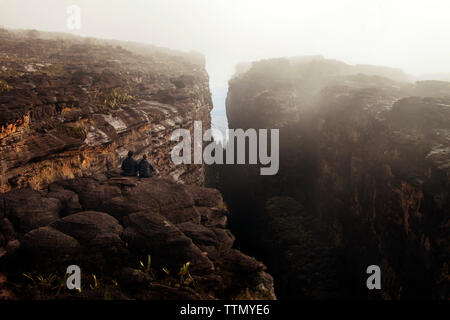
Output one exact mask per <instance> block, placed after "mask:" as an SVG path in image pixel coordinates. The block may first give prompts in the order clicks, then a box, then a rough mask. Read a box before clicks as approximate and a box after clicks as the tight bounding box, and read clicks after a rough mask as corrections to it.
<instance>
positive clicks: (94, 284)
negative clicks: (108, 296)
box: [89, 274, 99, 289]
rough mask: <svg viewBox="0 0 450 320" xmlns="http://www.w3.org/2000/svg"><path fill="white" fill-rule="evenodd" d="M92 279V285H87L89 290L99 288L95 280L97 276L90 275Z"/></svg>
mask: <svg viewBox="0 0 450 320" xmlns="http://www.w3.org/2000/svg"><path fill="white" fill-rule="evenodd" d="M92 278H93V279H94V283H93V284H91V285H89V287H90V288H91V289H96V288H98V287H99V282H98V280H97V276H96V275H95V274H93V275H92Z"/></svg>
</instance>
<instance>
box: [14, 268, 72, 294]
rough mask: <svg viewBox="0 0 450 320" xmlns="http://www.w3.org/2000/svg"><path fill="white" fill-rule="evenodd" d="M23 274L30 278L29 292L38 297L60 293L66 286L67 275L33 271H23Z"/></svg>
mask: <svg viewBox="0 0 450 320" xmlns="http://www.w3.org/2000/svg"><path fill="white" fill-rule="evenodd" d="M22 275H23V276H24V277H25V278H27V279H28V280H30V283H28V285H27V287H26V289H27V291H28V293H29V294H31V295H32V297H35V298H37V299H40V298H42V297H45V296H52V295H58V294H60V293H61V291H62V290H64V289H65V288H66V281H67V275H65V276H64V277H60V276H58V275H56V274H53V273H52V274H50V275H48V276H45V275H42V274H37V275H35V274H32V273H23V274H22Z"/></svg>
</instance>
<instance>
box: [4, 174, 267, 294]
mask: <svg viewBox="0 0 450 320" xmlns="http://www.w3.org/2000/svg"><path fill="white" fill-rule="evenodd" d="M50 190H51V191H50ZM87 190H91V191H92V190H96V192H95V193H91V192H87ZM22 191H23V193H22V195H23V197H30V198H31V199H32V200H33V201H26V200H25V199H26V198H23V199H22V201H21V206H20V207H19V208H20V212H26V213H29V214H28V216H30V217H32V219H33V221H37V222H36V223H30V222H29V221H28V220H20V219H16V216H17V212H19V209H17V210H16V211H14V210H11V209H10V208H11V206H12V203H11V202H10V201H9V200H8V199H10V198H11V197H13V198H14V196H15V195H16V192H17V191H12V192H9V193H5V194H3V195H1V196H0V203H3V204H5V203H6V206H5V205H4V206H2V208H1V210H0V212H1V216H2V219H3V220H2V221H3V222H2V233H1V234H2V235H3V236H4V239H3V240H2V241H1V243H0V248H1V250H2V252H4V254H2V256H1V257H0V270H1V271H0V273H2V274H5V275H7V277H8V279H9V281H8V288H9V289H10V290H12V292H14V293H15V296H16V297H18V298H21V297H22V298H23V297H24V296H23V295H26V294H27V287H26V284H27V280H28V279H27V278H25V277H23V275H22V274H23V273H26V274H33V273H36V274H40V275H43V276H44V277H45V276H46V275H49V274H51V273H54V274H59V275H63V274H64V273H65V271H66V268H67V267H68V266H69V265H72V264H75V265H78V266H80V267H81V268H82V272H83V274H84V275H91V274H92V275H96V278H97V279H98V281H99V282H100V283H113V282H114V283H116V284H117V285H115V286H114V287H112V288H109V290H110V292H109V293H108V294H113V293H114V292H115V293H116V295H117V294H119V293H120V297H119V298H120V299H122V298H132V299H135V298H137V299H200V298H201V299H216V298H228V299H231V298H236V297H241V298H245V297H246V298H260V299H273V298H274V297H275V296H274V293H273V280H272V278H271V276H269V275H268V274H267V273H265V269H266V268H265V266H264V265H263V264H261V263H260V262H258V261H256V260H255V259H253V258H251V257H248V256H246V255H245V254H243V253H241V252H240V251H238V250H236V249H233V243H234V237H233V236H232V234H231V233H230V232H229V231H228V230H227V229H225V228H224V226H223V225H222V223H221V222H222V220H223V218H224V219H225V220H226V216H227V214H228V211H227V209H226V207H225V205H224V203H223V200H222V197H221V195H220V193H218V192H217V190H212V189H208V188H203V187H198V186H193V185H180V184H177V183H174V182H173V181H171V180H170V179H162V178H151V179H139V178H117V177H112V178H107V177H106V176H103V177H99V176H98V177H97V178H93V177H89V178H88V177H84V178H78V179H73V180H66V181H60V182H54V183H53V184H51V185H50V186H49V188H48V190H44V191H40V192H38V191H33V190H27V189H24V190H22ZM68 194H70V195H76V196H77V197H78V199H79V202H78V206H79V207H80V211H79V212H72V213H68V212H67V211H65V210H64V207H63V206H62V205H60V200H59V199H65V198H67V197H66V196H67V195H68ZM71 199H72V200H74V197H73V196H72V197H71ZM94 199H95V201H94ZM111 202H114V203H120V204H122V206H121V207H119V208H115V207H114V206H112V205H110V203H111ZM36 203H44V204H47V208H48V209H49V210H44V209H45V207H42V208H41V210H35V209H36V207H35V206H36ZM53 203H57V204H59V205H58V206H56V205H54V204H53ZM126 204H129V206H127V205H126ZM136 204H138V205H137V206H136ZM212 205H214V206H212ZM13 207H14V206H13ZM73 207H75V206H73ZM5 208H6V209H5ZM50 209H51V210H50ZM121 209H123V211H122V212H121V213H119V212H120V210H121ZM94 210H95V211H94ZM48 212H51V215H50V216H51V219H49V218H48V216H49V213H48ZM173 212H177V213H178V214H179V215H180V217H182V219H178V218H177V217H176V215H175V214H173ZM30 219H31V218H30ZM10 220H12V221H14V223H9V222H8V221H10ZM22 224H24V225H25V226H26V227H25V228H24V227H22ZM9 229H11V230H9ZM11 246H15V248H14V250H11V248H10V247H11ZM149 256H150V258H149ZM148 259H151V262H150V264H149V265H148V264H147V262H148V261H147V260H148ZM140 262H142V263H143V264H142V265H141V264H140ZM187 262H189V263H190V265H189V268H188V271H189V277H190V278H192V282H189V283H187V284H186V283H182V282H181V283H180V279H179V274H178V273H179V270H180V268H181V267H182V266H183V265H184V264H186V263H187ZM147 267H148V268H147ZM163 268H164V269H165V270H166V271H167V272H170V275H169V274H167V273H165V272H166V271H164V272H163ZM100 279H101V280H100ZM85 281H86V282H87V283H90V282H92V278H91V279H89V278H88V279H86V280H85ZM88 288H89V287H88ZM94 289H95V290H97V291H99V292H97V291H95V290H94V291H92V290H89V289H87V291H92V292H91V293H83V294H82V295H78V294H73V293H72V294H69V293H67V291H65V292H61V293H59V294H56V293H55V292H52V294H53V295H54V296H51V298H56V299H60V298H61V299H62V298H71V299H82V298H89V299H90V298H96V297H97V298H103V295H102V294H104V292H103V293H102V291H101V290H102V289H104V288H103V287H101V286H99V287H98V288H97V287H95V286H94ZM21 295H22V296H21ZM115 297H116V298H117V296H115ZM34 298H36V297H34ZM38 298H49V296H39V297H38Z"/></svg>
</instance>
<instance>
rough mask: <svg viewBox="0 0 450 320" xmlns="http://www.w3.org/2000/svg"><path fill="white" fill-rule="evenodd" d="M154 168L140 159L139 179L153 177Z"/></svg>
mask: <svg viewBox="0 0 450 320" xmlns="http://www.w3.org/2000/svg"><path fill="white" fill-rule="evenodd" d="M154 171H155V168H153V166H152V165H151V163H150V162H148V161H147V160H145V159H142V160H141V162H139V177H141V178H150V177H151V176H152V175H153V172H154Z"/></svg>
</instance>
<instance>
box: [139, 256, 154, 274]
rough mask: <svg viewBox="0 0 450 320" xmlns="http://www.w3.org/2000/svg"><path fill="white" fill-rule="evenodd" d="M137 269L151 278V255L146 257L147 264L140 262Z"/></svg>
mask: <svg viewBox="0 0 450 320" xmlns="http://www.w3.org/2000/svg"><path fill="white" fill-rule="evenodd" d="M139 267H140V269H141V271H142V272H145V273H147V274H150V275H152V276H153V271H152V256H151V255H147V262H146V263H144V262H142V261H139Z"/></svg>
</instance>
